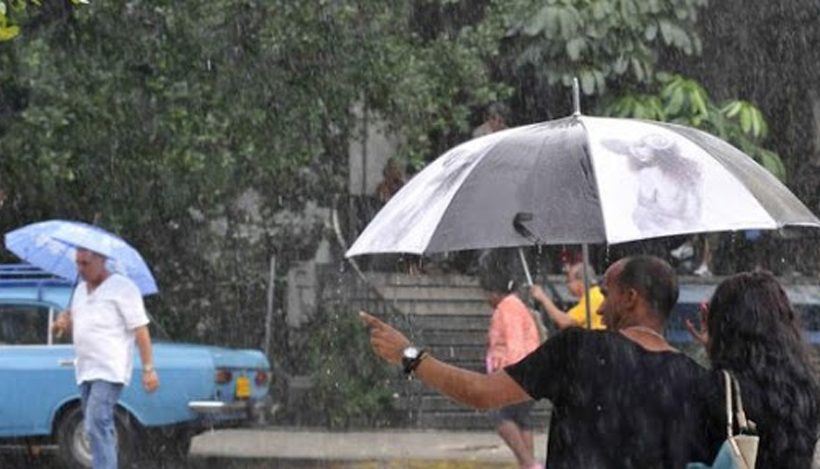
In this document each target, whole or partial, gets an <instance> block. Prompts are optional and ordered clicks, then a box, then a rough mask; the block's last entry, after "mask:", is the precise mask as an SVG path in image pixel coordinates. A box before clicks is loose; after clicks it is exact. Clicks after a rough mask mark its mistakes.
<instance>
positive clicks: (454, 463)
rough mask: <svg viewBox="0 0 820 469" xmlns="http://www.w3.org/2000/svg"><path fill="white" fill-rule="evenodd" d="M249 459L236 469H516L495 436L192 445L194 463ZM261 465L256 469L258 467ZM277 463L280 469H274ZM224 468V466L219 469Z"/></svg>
mask: <svg viewBox="0 0 820 469" xmlns="http://www.w3.org/2000/svg"><path fill="white" fill-rule="evenodd" d="M535 447H536V457H537V458H538V459H539V460H543V459H544V454H545V451H546V436H545V435H544V434H537V435H536V441H535ZM240 455H241V457H245V458H248V459H246V460H244V461H237V463H244V464H246V465H238V466H232V467H323V468H325V467H326V468H431V467H432V468H442V469H444V468H454V469H455V468H465V469H466V468H487V469H490V468H493V469H496V468H514V467H516V466H517V465H516V464H515V459H514V457H513V455H512V453H511V452H510V450H509V449H508V448H507V447H506V446H505V445H504V443H503V442H502V441H501V438H500V437H499V436H498V435H496V434H495V433H494V432H488V431H483V432H464V431H459V432H454V431H407V430H385V431H367V432H355V431H351V432H328V431H324V430H316V431H308V430H304V429H288V428H269V429H258V430H256V429H254V430H220V431H215V432H207V433H205V434H202V435H200V436H198V437H196V438H195V439H194V442H193V445H192V447H191V457H190V458H189V459H190V462H191V463H192V464H194V465H199V464H204V465H202V466H196V467H203V468H204V467H215V466H209V465H208V461H209V460H223V461H224V460H225V459H227V458H236V457H237V456H240ZM260 461H261V464H262V465H257V464H260ZM273 462H275V464H277V465H270V464H271V463H273ZM220 467H221V466H220Z"/></svg>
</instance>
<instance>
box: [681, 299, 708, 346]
mask: <svg viewBox="0 0 820 469" xmlns="http://www.w3.org/2000/svg"><path fill="white" fill-rule="evenodd" d="M698 312H699V313H700V317H699V319H700V324H698V325H697V326H696V325H695V324H694V323H693V322H692V321H691V320H690V319H687V320H686V329H688V330H689V335H691V336H692V339H694V340H695V342H697V343H699V344H700V345H702V346H703V347H706V345H707V344H708V343H709V330H708V329H707V328H706V324H707V323H708V322H709V306H708V305H707V304H706V303H701V304H700V306H699V307H698Z"/></svg>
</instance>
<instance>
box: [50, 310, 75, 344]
mask: <svg viewBox="0 0 820 469" xmlns="http://www.w3.org/2000/svg"><path fill="white" fill-rule="evenodd" d="M51 332H53V333H54V335H55V336H56V337H57V338H58V339H59V338H61V337H62V336H64V335H65V334H66V332H71V311H70V310H65V311H63V312H62V313H60V314H59V316H57V319H55V320H54V322H53V323H52V324H51Z"/></svg>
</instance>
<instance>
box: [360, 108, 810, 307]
mask: <svg viewBox="0 0 820 469" xmlns="http://www.w3.org/2000/svg"><path fill="white" fill-rule="evenodd" d="M576 109H577V104H576ZM789 227H814V228H818V227H820V220H818V218H817V217H816V216H815V215H814V214H812V213H811V211H810V210H809V209H808V208H806V207H805V206H804V205H803V204H802V203H801V202H800V201H799V200H798V199H797V197H795V196H794V195H793V194H792V193H791V192H789V190H788V189H787V188H786V187H785V186H784V185H783V184H782V183H781V182H780V181H779V180H777V178H775V177H774V176H773V175H772V174H771V173H769V172H768V171H767V170H766V169H764V168H763V167H762V166H760V165H758V164H757V163H756V162H755V161H754V160H753V159H752V158H751V157H749V156H748V155H746V154H744V153H743V152H741V151H740V150H738V149H737V148H735V147H733V146H732V145H730V144H728V143H726V142H725V141H723V140H721V139H719V138H717V137H714V136H712V135H710V134H708V133H706V132H703V131H700V130H696V129H693V128H689V127H685V126H681V125H674V124H668V123H662V122H655V121H645V120H635V119H615V118H599V117H587V116H582V115H580V113H578V112H577V111H576V113H575V114H574V115H572V116H570V117H567V118H563V119H559V120H554V121H549V122H543V123H538V124H532V125H526V126H522V127H515V128H510V129H507V130H503V131H500V132H496V133H493V134H490V135H486V136H484V137H480V138H477V139H474V140H470V141H467V142H465V143H463V144H461V145H459V146H457V147H455V148H453V149H451V150H449V151H448V152H446V153H444V154H443V155H442V156H441V157H439V158H438V159H436V160H435V161H433V162H432V163H430V164H429V165H428V166H427V167H426V168H424V169H423V170H422V171H421V172H420V173H419V174H417V175H416V176H415V177H414V178H413V179H412V180H410V181H409V182H408V183H407V184H406V185H405V186H404V187H403V188H402V189H401V190H400V191H399V192H398V193H396V194H395V195H394V196H393V197H392V198H391V199H390V201H389V202H388V203H387V204H386V205H385V206H384V207H383V208H382V210H381V211H380V212H379V213H378V214H377V215H376V217H375V218H374V219H373V220H372V221H371V222H370V223H369V224H368V225H367V227H366V228H365V229H364V231H363V232H362V233H361V234H360V235H359V237H358V238H357V239H356V241H355V242H354V244H353V245H352V246H351V247H350V249H349V250H348V251H347V253H346V255H347V256H348V257H350V256H356V255H360V254H376V253H395V252H406V253H415V254H425V253H434V252H442V251H451V250H463V249H484V248H498V247H512V246H522V245H529V244H531V243H532V242H533V241H534V240H535V241H537V242H538V243H541V244H583V245H584V247H586V245H587V244H588V243H608V244H616V243H623V242H627V241H634V240H641V239H647V238H655V237H662V236H672V235H680V234H687V233H698V232H711V231H730V230H750V229H778V228H789ZM585 277H586V276H585ZM587 303H589V302H587ZM587 314H588V315H589V312H588V313H587Z"/></svg>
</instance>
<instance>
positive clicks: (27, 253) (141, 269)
mask: <svg viewBox="0 0 820 469" xmlns="http://www.w3.org/2000/svg"><path fill="white" fill-rule="evenodd" d="M5 240H6V248H7V249H8V250H9V251H11V252H13V253H14V254H16V255H17V256H18V257H20V258H21V259H23V260H24V261H26V262H28V263H30V264H33V265H35V266H37V267H39V268H41V269H43V270H45V271H47V272H50V273H53V274H55V275H58V276H60V277H63V278H65V279H68V280H76V279H77V275H78V273H77V265H76V263H75V255H76V252H77V248H84V249H88V250H89V251H94V252H96V253H99V254H102V255H103V256H105V257H106V258H107V261H106V267H107V268H108V270H109V271H110V272H116V273H118V274H122V275H125V276H126V277H128V278H130V279H131V280H132V281H133V282H134V283H135V284H136V285H137V287H138V288H139V290H140V292H141V293H142V294H143V296H145V295H151V294H153V293H157V292H158V291H159V289H158V288H157V283H156V281H155V280H154V276H153V275H152V274H151V270H150V269H149V268H148V265H147V264H146V263H145V261H144V260H143V259H142V256H140V254H139V252H137V250H136V249H134V248H133V247H131V246H130V245H129V244H128V243H126V242H125V241H124V240H123V239H122V238H120V237H119V236H116V235H114V234H112V233H109V232H108V231H105V230H103V229H101V228H98V227H96V226H93V225H89V224H86V223H81V222H76V221H66V220H49V221H43V222H38V223H32V224H30V225H26V226H23V227H21V228H17V229H16V230H14V231H10V232H8V233H6V236H5Z"/></svg>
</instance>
